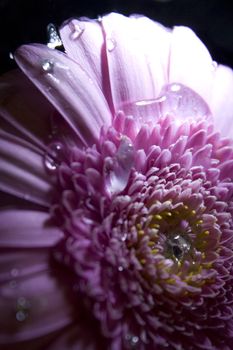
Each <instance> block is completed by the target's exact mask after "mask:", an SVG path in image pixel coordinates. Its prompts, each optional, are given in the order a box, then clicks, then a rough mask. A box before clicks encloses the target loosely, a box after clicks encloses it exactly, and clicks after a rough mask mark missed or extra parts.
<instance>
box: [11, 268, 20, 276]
mask: <svg viewBox="0 0 233 350" xmlns="http://www.w3.org/2000/svg"><path fill="white" fill-rule="evenodd" d="M10 274H11V276H12V277H17V276H18V275H19V270H18V269H12V270H11V272H10Z"/></svg>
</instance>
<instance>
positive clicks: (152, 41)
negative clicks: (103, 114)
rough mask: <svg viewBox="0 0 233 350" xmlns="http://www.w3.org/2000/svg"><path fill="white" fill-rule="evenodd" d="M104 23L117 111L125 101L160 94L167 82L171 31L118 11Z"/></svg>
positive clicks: (106, 17) (149, 97) (153, 96)
mask: <svg viewBox="0 0 233 350" xmlns="http://www.w3.org/2000/svg"><path fill="white" fill-rule="evenodd" d="M102 24H103V28H104V32H105V37H106V38H105V40H106V52H107V58H108V65H109V74H110V84H111V89H112V96H113V103H114V106H115V109H116V111H117V109H119V108H120V107H121V105H122V103H129V102H131V101H139V100H144V99H152V98H155V97H157V96H158V94H159V92H160V89H161V87H162V85H163V84H164V83H166V81H167V69H166V68H165V67H166V62H167V59H168V52H169V45H168V44H169V32H168V31H167V30H165V29H163V28H162V26H160V25H158V24H156V23H153V22H152V21H150V20H148V19H146V18H144V17H142V18H140V17H139V18H138V17H132V18H131V19H130V20H129V19H128V18H127V17H124V16H122V15H119V14H116V13H112V14H110V15H108V16H105V17H103V19H102ZM163 49H165V51H164V52H162V50H163ZM164 59H165V60H164Z"/></svg>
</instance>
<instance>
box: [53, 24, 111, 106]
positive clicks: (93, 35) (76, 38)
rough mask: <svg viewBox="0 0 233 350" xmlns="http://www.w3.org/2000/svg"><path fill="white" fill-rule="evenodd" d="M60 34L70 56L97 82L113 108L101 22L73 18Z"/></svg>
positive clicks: (62, 28)
mask: <svg viewBox="0 0 233 350" xmlns="http://www.w3.org/2000/svg"><path fill="white" fill-rule="evenodd" d="M60 35H61V39H62V42H63V45H64V47H65V50H66V53H67V54H68V56H69V57H71V58H72V59H74V60H75V61H76V62H77V63H79V64H80V66H81V67H83V68H84V69H85V71H86V72H87V74H88V75H89V76H90V77H91V78H92V79H93V80H95V81H96V82H97V84H98V85H99V87H100V88H101V90H102V91H103V92H104V95H105V97H106V99H107V101H108V104H109V106H110V108H111V110H112V109H113V108H112V95H111V89H110V82H109V73H108V64H107V56H106V51H105V41H104V36H103V30H102V28H101V26H100V22H99V21H96V20H88V19H82V20H78V19H71V20H70V21H68V22H66V23H64V25H63V26H62V27H61V29H60Z"/></svg>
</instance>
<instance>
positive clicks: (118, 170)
mask: <svg viewBox="0 0 233 350" xmlns="http://www.w3.org/2000/svg"><path fill="white" fill-rule="evenodd" d="M133 163H134V147H133V145H132V142H131V140H130V139H129V138H128V137H126V136H124V137H122V139H121V142H120V145H119V147H118V150H117V153H116V155H115V157H113V159H112V165H111V167H110V169H109V171H108V173H107V174H106V188H107V191H108V192H109V193H110V194H115V193H119V192H121V191H123V190H124V188H125V187H126V185H127V182H128V180H129V175H130V172H131V169H132V166H133Z"/></svg>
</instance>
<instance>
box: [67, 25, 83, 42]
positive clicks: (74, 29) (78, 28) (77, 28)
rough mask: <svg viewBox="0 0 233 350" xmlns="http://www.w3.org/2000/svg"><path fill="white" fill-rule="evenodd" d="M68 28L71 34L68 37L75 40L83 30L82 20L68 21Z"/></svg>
mask: <svg viewBox="0 0 233 350" xmlns="http://www.w3.org/2000/svg"><path fill="white" fill-rule="evenodd" d="M70 29H71V34H70V38H71V40H77V39H79V38H80V37H81V35H82V34H83V32H84V30H85V24H84V23H83V22H79V23H78V22H77V21H76V22H71V23H70Z"/></svg>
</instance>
